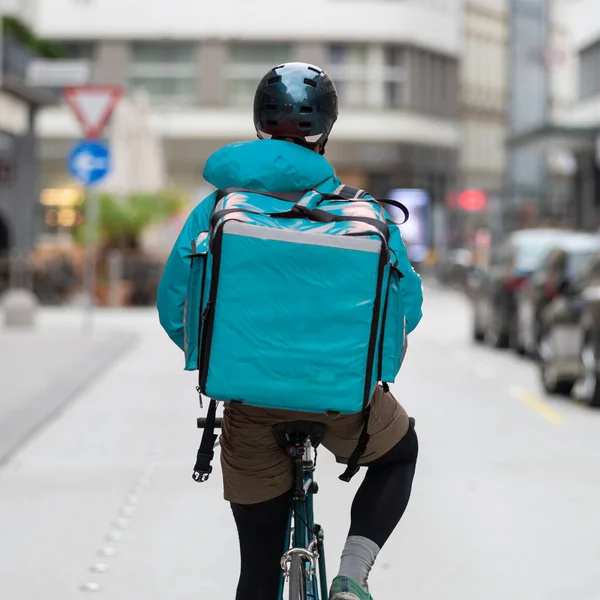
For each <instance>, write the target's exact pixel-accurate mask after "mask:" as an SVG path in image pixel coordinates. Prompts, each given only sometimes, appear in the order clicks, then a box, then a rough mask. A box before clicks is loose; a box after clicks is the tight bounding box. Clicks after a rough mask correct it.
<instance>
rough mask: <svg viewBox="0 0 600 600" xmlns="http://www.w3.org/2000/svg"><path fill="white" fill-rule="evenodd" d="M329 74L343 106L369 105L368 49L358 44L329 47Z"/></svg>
mask: <svg viewBox="0 0 600 600" xmlns="http://www.w3.org/2000/svg"><path fill="white" fill-rule="evenodd" d="M327 72H328V74H329V75H330V76H331V77H332V79H333V81H334V83H335V87H336V88H337V91H338V94H339V97H340V105H341V106H364V105H365V104H366V103H367V47H366V46H364V45H358V44H333V45H331V46H329V56H328V61H327Z"/></svg>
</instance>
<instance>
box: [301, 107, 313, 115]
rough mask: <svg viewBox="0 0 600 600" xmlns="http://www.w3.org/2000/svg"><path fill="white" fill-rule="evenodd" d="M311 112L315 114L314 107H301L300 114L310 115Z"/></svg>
mask: <svg viewBox="0 0 600 600" xmlns="http://www.w3.org/2000/svg"><path fill="white" fill-rule="evenodd" d="M311 112H313V107H312V106H301V107H300V113H301V114H303V115H309V114H310V113H311Z"/></svg>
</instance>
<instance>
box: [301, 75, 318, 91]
mask: <svg viewBox="0 0 600 600" xmlns="http://www.w3.org/2000/svg"><path fill="white" fill-rule="evenodd" d="M304 83H305V84H306V85H311V86H312V87H314V88H316V87H317V82H316V81H313V80H312V79H309V78H308V77H307V78H306V79H305V80H304Z"/></svg>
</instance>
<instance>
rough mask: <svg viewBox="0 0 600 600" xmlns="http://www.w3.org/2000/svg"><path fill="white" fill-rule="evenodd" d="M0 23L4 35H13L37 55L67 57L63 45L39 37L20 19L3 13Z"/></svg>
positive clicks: (57, 57)
mask: <svg viewBox="0 0 600 600" xmlns="http://www.w3.org/2000/svg"><path fill="white" fill-rule="evenodd" d="M1 23H2V32H3V33H4V34H5V35H7V36H11V37H13V38H14V39H15V40H17V41H18V42H20V43H21V44H23V46H25V47H26V48H28V49H29V50H30V51H31V52H33V53H34V54H36V55H37V56H39V57H42V58H55V59H60V58H68V53H67V51H66V49H65V48H64V46H61V45H60V44H57V43H55V42H50V41H47V40H42V39H40V38H39V37H37V36H36V35H35V33H33V31H32V30H31V29H30V28H29V27H27V25H25V23H23V21H21V20H20V19H17V18H16V17H11V16H10V15H4V16H3V17H2V18H1Z"/></svg>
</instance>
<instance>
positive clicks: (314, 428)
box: [273, 421, 325, 448]
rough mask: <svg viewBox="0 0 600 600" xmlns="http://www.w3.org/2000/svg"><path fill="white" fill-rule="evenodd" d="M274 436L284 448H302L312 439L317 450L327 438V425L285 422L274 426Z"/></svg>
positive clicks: (311, 422) (313, 422)
mask: <svg viewBox="0 0 600 600" xmlns="http://www.w3.org/2000/svg"><path fill="white" fill-rule="evenodd" d="M273 435H274V436H275V439H276V440H277V443H278V444H279V445H280V446H283V447H284V448H285V447H286V446H289V445H298V446H302V445H304V444H305V443H306V441H307V440H309V439H310V443H311V444H312V446H313V448H316V447H317V446H318V445H319V444H320V443H321V442H322V441H323V438H324V437H325V425H323V423H316V422H315V421H284V422H283V423H277V424H276V425H273Z"/></svg>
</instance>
